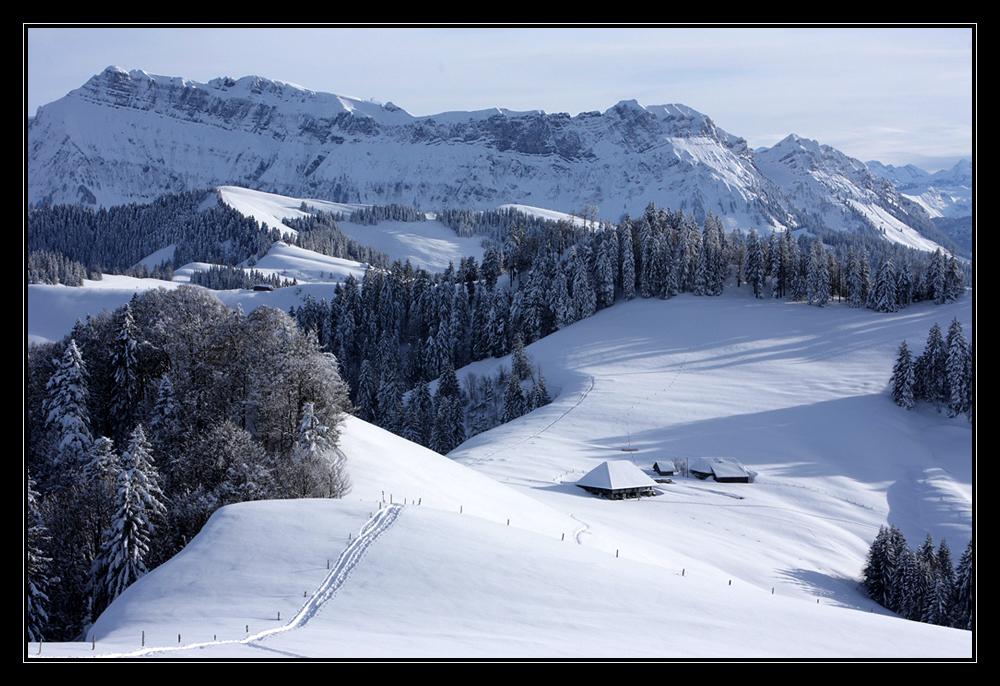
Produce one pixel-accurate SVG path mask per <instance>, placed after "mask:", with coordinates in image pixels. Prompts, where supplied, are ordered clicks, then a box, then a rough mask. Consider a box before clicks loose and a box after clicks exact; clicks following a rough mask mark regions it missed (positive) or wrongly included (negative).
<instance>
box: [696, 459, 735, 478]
mask: <svg viewBox="0 0 1000 686" xmlns="http://www.w3.org/2000/svg"><path fill="white" fill-rule="evenodd" d="M690 469H691V471H693V472H700V473H702V474H714V475H715V477H716V478H717V479H723V478H727V477H728V478H746V477H748V476H749V473H748V472H747V470H746V467H744V466H743V465H741V464H740V463H739V461H737V460H736V459H735V458H732V457H700V458H698V459H697V460H695V462H694V463H692V464H691V466H690Z"/></svg>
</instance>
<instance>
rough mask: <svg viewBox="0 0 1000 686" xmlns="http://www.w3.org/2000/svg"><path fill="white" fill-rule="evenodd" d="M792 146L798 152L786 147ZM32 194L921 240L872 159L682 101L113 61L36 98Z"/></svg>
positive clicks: (912, 212) (917, 214) (920, 217)
mask: <svg viewBox="0 0 1000 686" xmlns="http://www.w3.org/2000/svg"><path fill="white" fill-rule="evenodd" d="M791 153H794V154H791ZM27 162H28V179H27V191H28V201H29V202H34V203H39V202H53V203H85V204H97V205H113V204H121V203H127V202H143V201H148V200H151V199H152V198H154V197H156V196H158V195H161V194H163V193H167V192H177V191H181V190H186V189H191V188H206V187H214V186H219V185H233V186H240V187H246V188H252V189H256V190H264V191H268V192H271V193H278V194H282V195H287V196H295V197H315V198H324V199H326V200H329V201H333V202H343V203H375V204H389V203H400V204H405V205H412V206H416V207H418V208H421V209H425V210H435V209H444V208H449V207H454V208H463V209H483V208H492V207H496V206H498V205H503V204H507V203H520V204H526V205H533V206H536V207H545V208H549V209H552V210H557V211H561V212H569V213H579V212H581V211H586V210H588V208H598V209H599V216H600V217H602V218H605V219H609V220H612V221H618V220H619V219H620V218H621V216H622V215H624V214H625V213H631V214H633V215H636V214H639V213H641V212H642V210H643V209H644V208H645V207H646V206H647V205H648V204H649V203H651V202H652V203H655V204H656V205H658V206H661V207H666V208H670V209H679V210H683V211H684V212H686V213H688V214H691V215H693V216H695V217H696V218H698V219H699V220H700V219H701V218H703V217H704V216H705V215H706V214H707V213H708V212H714V213H715V214H716V215H718V216H720V217H721V218H722V219H723V221H724V222H725V223H726V225H727V227H728V228H731V229H732V228H740V229H743V230H748V229H749V228H750V227H756V228H758V229H764V230H766V229H769V228H773V227H792V228H818V227H817V226H816V221H817V220H819V221H821V222H822V223H823V224H824V225H829V226H830V227H831V228H835V229H847V230H852V231H865V230H868V231H871V230H872V229H874V230H875V231H876V232H883V231H884V235H885V236H886V237H887V238H890V239H893V240H900V241H902V242H904V243H907V244H911V245H914V244H916V245H920V246H921V247H925V244H923V243H922V242H921V241H920V239H919V238H917V237H916V236H917V231H919V230H921V228H922V227H923V225H924V224H925V223H926V222H927V221H928V218H927V216H926V213H925V212H924V211H923V210H922V209H921V208H920V207H918V206H917V205H916V204H913V203H910V202H908V201H907V200H906V199H905V198H903V197H901V196H900V195H899V194H898V192H897V191H896V190H895V189H894V188H893V187H892V185H891V184H889V183H886V182H883V181H881V180H880V179H878V178H877V177H876V176H874V175H873V174H871V173H870V172H868V171H867V169H866V168H865V166H864V165H863V164H862V163H860V162H858V161H856V160H851V159H850V158H847V157H846V156H844V155H843V154H841V153H838V152H837V151H835V150H833V149H831V148H828V147H826V146H819V145H815V144H813V145H808V146H806V145H803V143H802V141H801V139H798V138H797V137H791V138H789V139H786V141H783V142H782V143H781V144H779V145H777V146H775V147H774V148H772V149H771V150H767V151H758V152H756V153H755V152H754V151H752V150H751V149H750V148H749V147H748V146H747V143H746V141H745V140H744V139H742V138H739V137H737V136H734V135H732V134H729V133H727V132H725V131H723V130H722V129H720V128H718V127H717V126H716V125H715V123H714V122H713V121H712V120H711V119H710V118H709V117H708V116H706V115H704V114H701V113H699V112H696V111H695V110H693V109H691V108H689V107H686V106H684V105H679V104H673V105H660V106H644V105H641V104H639V103H638V102H635V101H634V100H629V101H622V102H620V103H618V104H617V105H615V106H613V107H611V108H610V109H608V110H606V111H605V112H603V113H602V112H587V113H581V114H579V115H577V116H574V117H571V116H569V115H568V114H546V113H544V112H541V111H528V112H513V111H509V110H504V109H491V110H484V111H478V112H448V113H443V114H438V115H433V116H426V117H415V116H412V115H410V114H408V113H407V112H406V111H405V110H403V109H401V108H399V107H397V106H395V105H393V104H391V103H387V104H384V105H383V104H378V103H374V102H370V101H362V100H358V99H354V98H348V97H343V96H339V95H331V94H326V93H317V92H314V91H310V90H307V89H305V88H302V87H299V86H296V85H293V84H289V83H283V82H279V81H273V80H269V79H264V78H260V77H255V76H249V77H244V78H241V79H238V80H234V79H230V78H219V79H213V80H211V81H209V82H208V83H197V82H194V81H189V80H185V79H181V78H171V77H161V76H153V75H150V74H147V73H145V72H142V71H131V72H128V71H125V70H122V69H120V68H117V67H109V68H107V69H106V70H104V71H103V72H102V73H100V74H98V75H96V76H94V77H93V78H92V79H90V80H89V81H88V82H87V83H86V84H84V85H83V86H82V87H81V88H79V89H77V90H74V91H72V92H71V93H69V94H67V95H66V96H65V97H64V98H61V99H60V100H57V101H55V102H53V103H50V104H48V105H46V106H44V107H41V108H39V110H38V113H37V115H36V116H35V117H34V118H33V119H32V120H31V122H30V124H29V127H28V161H27Z"/></svg>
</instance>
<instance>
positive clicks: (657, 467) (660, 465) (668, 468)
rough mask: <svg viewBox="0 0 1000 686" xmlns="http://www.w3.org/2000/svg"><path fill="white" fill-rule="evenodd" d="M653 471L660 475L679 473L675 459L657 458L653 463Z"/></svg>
mask: <svg viewBox="0 0 1000 686" xmlns="http://www.w3.org/2000/svg"><path fill="white" fill-rule="evenodd" d="M653 471H654V472H656V473H657V474H659V475H660V476H673V475H674V474H676V473H677V467H676V466H674V461H673V460H657V461H656V462H654V463H653Z"/></svg>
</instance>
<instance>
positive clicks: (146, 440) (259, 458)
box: [24, 285, 350, 640]
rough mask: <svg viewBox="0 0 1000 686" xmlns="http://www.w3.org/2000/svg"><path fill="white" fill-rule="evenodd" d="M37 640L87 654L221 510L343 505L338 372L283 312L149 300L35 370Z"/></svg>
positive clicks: (32, 602)
mask: <svg viewBox="0 0 1000 686" xmlns="http://www.w3.org/2000/svg"><path fill="white" fill-rule="evenodd" d="M25 370H26V371H25V453H24V459H25V470H26V473H27V478H28V483H27V493H28V498H27V505H28V512H27V532H28V536H27V540H26V544H27V546H26V547H27V552H28V563H27V567H26V572H27V575H26V576H27V578H26V582H27V587H28V598H27V600H28V606H27V620H28V632H29V638H31V639H35V640H37V639H39V638H40V637H44V638H46V639H47V640H74V639H76V638H78V637H79V636H80V633H81V631H83V630H84V629H85V628H86V626H88V625H89V623H90V622H92V621H93V620H94V619H96V617H97V616H98V615H99V614H100V612H101V611H102V610H103V609H104V607H106V606H107V605H108V604H109V603H110V602H111V601H112V600H113V599H114V598H115V597H116V596H117V595H118V594H119V593H120V592H121V591H122V590H124V588H125V587H127V586H128V584H130V583H131V582H133V581H135V579H137V578H139V577H140V576H141V575H142V574H144V573H145V572H146V571H147V570H149V569H152V568H153V567H155V566H157V565H158V564H160V563H162V562H163V561H165V560H166V559H168V558H170V557H171V556H172V555H174V554H175V553H176V552H177V551H179V550H180V549H181V548H182V547H183V546H184V545H185V544H186V543H187V542H188V541H189V540H191V538H192V537H193V536H194V535H195V534H196V533H197V532H198V530H199V529H200V528H201V527H202V525H203V524H204V523H205V522H206V521H207V520H208V517H209V516H210V515H211V514H212V512H214V511H215V510H216V509H217V508H219V507H221V506H222V505H225V504H229V503H234V502H241V501H246V500H258V499H273V498H290V497H339V496H342V495H344V494H345V493H346V492H347V490H348V489H349V487H350V480H349V477H348V474H347V471H346V466H345V464H344V457H343V455H342V454H340V452H339V450H338V449H337V439H338V435H339V434H338V424H339V422H340V421H341V419H342V416H343V413H344V412H346V411H349V410H350V404H349V400H348V393H347V388H346V386H345V384H344V383H343V381H342V380H341V378H340V376H339V374H338V371H337V365H336V361H335V360H334V359H333V357H332V356H331V355H329V354H328V353H324V352H323V351H321V350H320V348H319V346H318V344H317V342H316V340H315V338H314V337H313V336H312V335H310V334H308V333H306V332H304V331H302V330H301V329H300V328H299V327H298V326H297V325H296V323H295V321H294V320H293V319H292V318H291V317H290V316H289V315H288V314H287V313H286V312H284V311H282V310H278V309H275V308H272V307H267V306H264V307H258V308H256V309H254V310H253V311H252V312H251V313H250V314H244V313H242V312H241V311H238V310H237V311H234V310H232V309H231V308H229V307H228V306H226V305H224V304H223V303H222V302H221V301H220V300H218V298H216V297H215V296H214V295H212V294H211V293H210V292H209V291H207V290H205V289H202V288H199V287H196V286H188V285H185V286H180V287H178V288H177V289H171V290H166V289H154V290H149V291H145V292H141V293H138V294H136V296H135V297H134V298H133V299H132V300H131V301H130V302H129V303H128V304H126V305H124V306H122V307H120V308H118V309H117V310H116V311H114V312H107V311H106V312H104V313H102V314H101V315H98V316H96V317H88V318H87V320H86V321H85V322H83V321H81V322H78V323H77V325H76V326H75V327H74V329H73V331H72V333H71V334H70V335H69V336H68V337H67V338H66V339H65V340H63V341H61V342H58V343H49V344H45V345H33V346H31V347H30V348H29V349H28V355H27V360H26V363H25Z"/></svg>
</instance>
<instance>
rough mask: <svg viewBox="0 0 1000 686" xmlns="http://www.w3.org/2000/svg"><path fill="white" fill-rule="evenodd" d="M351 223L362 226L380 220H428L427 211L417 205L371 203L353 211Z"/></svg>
mask: <svg viewBox="0 0 1000 686" xmlns="http://www.w3.org/2000/svg"><path fill="white" fill-rule="evenodd" d="M350 216H351V219H350V221H351V223H352V224H361V225H362V226H374V225H376V224H378V223H379V222H384V221H397V222H422V221H427V213H426V212H421V211H420V210H418V209H417V208H415V207H407V206H405V205H397V204H391V205H370V206H368V207H359V208H358V209H356V210H354V211H353V212H351V215H350Z"/></svg>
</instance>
